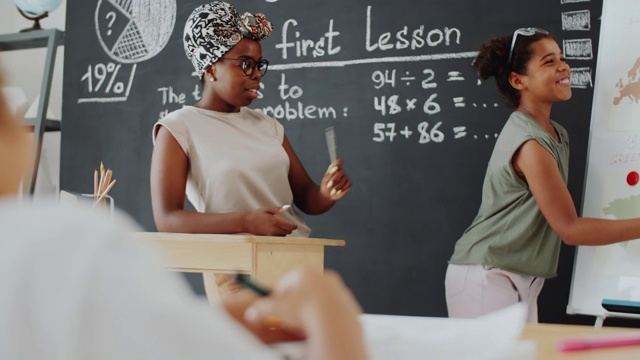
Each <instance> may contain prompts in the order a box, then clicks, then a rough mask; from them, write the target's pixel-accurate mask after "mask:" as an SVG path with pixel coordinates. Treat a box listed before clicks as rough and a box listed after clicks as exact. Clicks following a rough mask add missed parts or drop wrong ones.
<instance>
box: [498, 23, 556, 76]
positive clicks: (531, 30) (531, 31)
mask: <svg viewBox="0 0 640 360" xmlns="http://www.w3.org/2000/svg"><path fill="white" fill-rule="evenodd" d="M536 33H537V34H544V35H547V34H549V32H548V31H547V30H545V29H540V28H537V27H528V28H520V29H518V30H516V31H514V32H513V38H512V39H511V48H510V49H509V61H508V62H507V64H508V65H509V66H511V60H513V59H512V58H513V48H514V47H515V46H516V39H517V38H518V35H522V36H533V35H535V34H536Z"/></svg>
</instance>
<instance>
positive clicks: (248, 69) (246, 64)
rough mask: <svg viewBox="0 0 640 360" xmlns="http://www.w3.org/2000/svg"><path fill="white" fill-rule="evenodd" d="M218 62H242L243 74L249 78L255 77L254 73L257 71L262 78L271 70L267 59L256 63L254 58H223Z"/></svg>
mask: <svg viewBox="0 0 640 360" xmlns="http://www.w3.org/2000/svg"><path fill="white" fill-rule="evenodd" d="M218 60H238V61H242V72H243V73H244V74H245V75H247V76H251V75H253V73H254V72H255V71H256V69H258V72H259V73H260V75H261V76H264V74H266V73H267V68H269V62H268V61H267V60H266V59H262V60H260V61H255V60H253V59H252V58H249V57H248V58H240V59H236V58H226V57H222V58H220V59H218Z"/></svg>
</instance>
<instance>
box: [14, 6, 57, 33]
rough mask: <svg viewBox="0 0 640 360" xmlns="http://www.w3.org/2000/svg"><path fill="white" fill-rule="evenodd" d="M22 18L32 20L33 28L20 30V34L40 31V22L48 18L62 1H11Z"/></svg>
mask: <svg viewBox="0 0 640 360" xmlns="http://www.w3.org/2000/svg"><path fill="white" fill-rule="evenodd" d="M13 2H14V3H15V4H16V7H17V8H18V11H19V12H20V14H22V16H24V17H25V18H27V19H29V20H33V21H34V22H33V26H32V27H31V28H28V29H22V30H20V31H21V32H24V31H31V30H40V29H41V27H40V20H41V19H44V18H46V17H47V16H49V13H50V12H51V11H53V10H55V9H57V8H58V6H60V4H61V3H62V0H13Z"/></svg>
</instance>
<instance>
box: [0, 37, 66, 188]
mask: <svg viewBox="0 0 640 360" xmlns="http://www.w3.org/2000/svg"><path fill="white" fill-rule="evenodd" d="M63 44H64V32H63V31H61V30H58V29H46V30H36V31H28V32H23V33H16V34H6V35H0V51H8V50H25V49H35V48H43V47H46V48H47V56H46V59H45V63H44V72H43V74H42V83H41V85H40V99H39V101H38V112H37V114H36V117H35V118H34V119H25V122H26V123H27V125H29V126H32V127H33V135H34V142H33V160H32V168H31V171H30V172H29V175H28V178H27V179H25V180H26V181H25V186H24V187H23V189H25V190H27V189H28V190H29V193H31V194H33V192H34V191H35V188H36V177H37V175H38V165H39V164H40V151H41V149H42V137H43V135H44V131H45V130H46V131H60V121H56V120H51V119H47V115H46V114H47V109H48V108H49V93H50V92H51V79H52V77H53V69H54V65H55V60H56V51H57V49H58V46H61V45H63Z"/></svg>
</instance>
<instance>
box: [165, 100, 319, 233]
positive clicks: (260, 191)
mask: <svg viewBox="0 0 640 360" xmlns="http://www.w3.org/2000/svg"><path fill="white" fill-rule="evenodd" d="M159 126H164V127H165V128H166V129H167V130H169V132H171V134H172V135H173V137H174V138H175V139H176V140H177V141H178V143H179V144H180V146H181V147H182V150H183V151H184V153H185V154H186V155H187V156H188V157H189V165H190V166H189V173H188V175H187V189H186V194H187V198H188V199H189V201H190V202H191V203H192V204H193V206H194V207H195V208H196V210H197V211H199V212H202V213H225V212H236V211H251V210H255V209H258V208H263V207H271V206H282V205H285V204H290V205H293V193H292V192H291V186H290V184H289V179H288V175H289V157H288V156H287V153H286V152H285V150H284V148H283V146H282V142H283V140H284V128H283V126H282V124H280V123H279V122H278V121H276V120H275V119H273V118H271V117H269V116H267V115H265V114H263V113H261V112H258V111H255V110H251V109H248V108H246V107H243V108H241V109H240V111H239V112H237V113H222V112H217V111H211V110H204V109H200V108H197V107H194V106H186V107H183V108H182V109H179V110H176V111H174V112H172V113H170V114H168V115H167V116H166V117H165V118H163V119H161V120H160V121H159V122H158V123H156V124H155V125H154V129H153V139H154V143H155V134H157V130H158V127H159ZM278 216H281V217H282V218H283V219H285V220H287V221H289V222H292V223H294V224H297V225H298V229H296V230H294V232H293V233H292V234H291V235H290V236H298V237H307V236H309V234H310V233H311V229H310V228H309V227H308V226H307V225H306V224H305V223H304V221H303V220H302V218H301V217H300V216H299V215H298V214H297V213H296V212H295V211H294V210H293V207H292V208H291V209H289V210H288V211H287V212H285V213H283V214H281V215H278Z"/></svg>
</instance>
